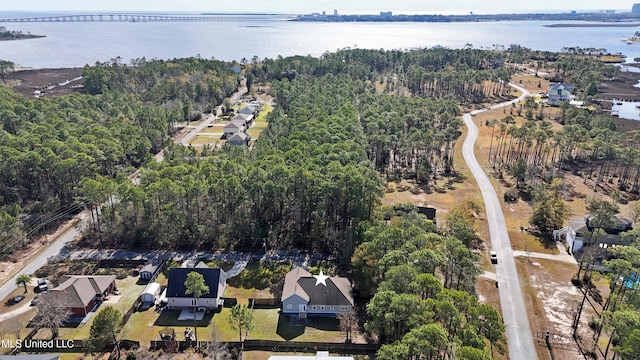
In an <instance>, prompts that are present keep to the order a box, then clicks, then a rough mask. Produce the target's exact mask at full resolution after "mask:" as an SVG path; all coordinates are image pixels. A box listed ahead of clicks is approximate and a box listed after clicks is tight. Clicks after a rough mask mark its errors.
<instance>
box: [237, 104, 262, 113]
mask: <svg viewBox="0 0 640 360" xmlns="http://www.w3.org/2000/svg"><path fill="white" fill-rule="evenodd" d="M257 109H258V106H257V105H253V104H251V105H247V106H245V107H243V108H242V109H240V110H239V111H238V113H240V114H247V115H253V114H254V113H255V112H256V110H257Z"/></svg>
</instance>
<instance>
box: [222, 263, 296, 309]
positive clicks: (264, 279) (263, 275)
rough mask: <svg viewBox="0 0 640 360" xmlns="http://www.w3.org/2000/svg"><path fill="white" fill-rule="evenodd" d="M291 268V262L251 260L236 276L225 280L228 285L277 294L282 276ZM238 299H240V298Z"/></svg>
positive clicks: (282, 279) (280, 286)
mask: <svg viewBox="0 0 640 360" xmlns="http://www.w3.org/2000/svg"><path fill="white" fill-rule="evenodd" d="M290 270H291V264H290V263H288V262H280V263H272V262H269V263H262V262H256V261H252V262H249V264H247V267H246V268H245V269H244V271H242V272H241V273H240V274H238V276H235V277H233V278H231V279H229V280H227V284H229V286H230V287H235V288H239V289H245V290H249V291H251V292H253V291H254V290H267V289H269V292H270V293H271V294H273V295H272V296H276V297H277V296H279V295H278V294H279V293H280V292H279V291H280V289H282V283H283V282H284V276H285V275H286V273H287V272H289V271H290ZM238 300H241V299H240V298H239V299H238Z"/></svg>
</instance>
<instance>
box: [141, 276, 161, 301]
mask: <svg viewBox="0 0 640 360" xmlns="http://www.w3.org/2000/svg"><path fill="white" fill-rule="evenodd" d="M159 294H160V284H158V283H157V282H152V283H149V284H147V286H146V287H145V288H144V291H142V294H140V300H141V301H142V302H143V303H145V304H149V305H151V304H153V303H154V302H155V300H156V296H158V295H159Z"/></svg>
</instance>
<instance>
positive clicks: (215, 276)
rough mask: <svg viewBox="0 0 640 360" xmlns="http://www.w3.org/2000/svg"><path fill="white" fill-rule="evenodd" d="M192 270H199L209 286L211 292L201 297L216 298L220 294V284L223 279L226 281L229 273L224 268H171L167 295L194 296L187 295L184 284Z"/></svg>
mask: <svg viewBox="0 0 640 360" xmlns="http://www.w3.org/2000/svg"><path fill="white" fill-rule="evenodd" d="M190 272H197V273H198V274H200V275H202V276H203V277H204V283H205V284H206V285H207V286H208V287H209V293H208V294H203V295H202V296H200V297H201V298H216V297H218V295H220V296H222V294H218V284H219V283H220V281H221V280H224V281H226V280H227V275H226V274H225V273H224V271H222V269H218V268H215V269H212V268H209V267H206V268H204V267H195V268H171V269H169V284H168V285H167V297H192V295H187V294H186V293H185V292H186V290H187V289H186V288H185V286H184V282H185V280H187V274H189V273H190Z"/></svg>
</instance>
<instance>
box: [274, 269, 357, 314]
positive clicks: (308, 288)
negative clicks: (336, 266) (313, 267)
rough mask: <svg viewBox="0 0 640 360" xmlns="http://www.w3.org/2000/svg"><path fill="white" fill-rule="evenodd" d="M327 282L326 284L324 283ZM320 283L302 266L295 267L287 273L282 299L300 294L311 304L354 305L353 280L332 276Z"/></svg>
mask: <svg viewBox="0 0 640 360" xmlns="http://www.w3.org/2000/svg"><path fill="white" fill-rule="evenodd" d="M324 284H326V285H324ZM324 284H323V283H320V282H319V281H318V279H317V278H316V277H315V276H314V275H311V273H309V272H308V271H306V270H304V269H302V268H301V267H295V268H294V269H292V270H291V271H289V272H288V273H287V275H285V278H284V287H283V289H282V299H286V298H289V297H290V296H292V295H298V296H299V297H301V298H302V299H304V300H305V301H307V303H308V304H309V305H349V306H353V304H354V302H353V295H352V293H351V282H350V281H349V279H347V278H344V277H338V276H332V277H328V278H327V279H326V281H325V282H324Z"/></svg>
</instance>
